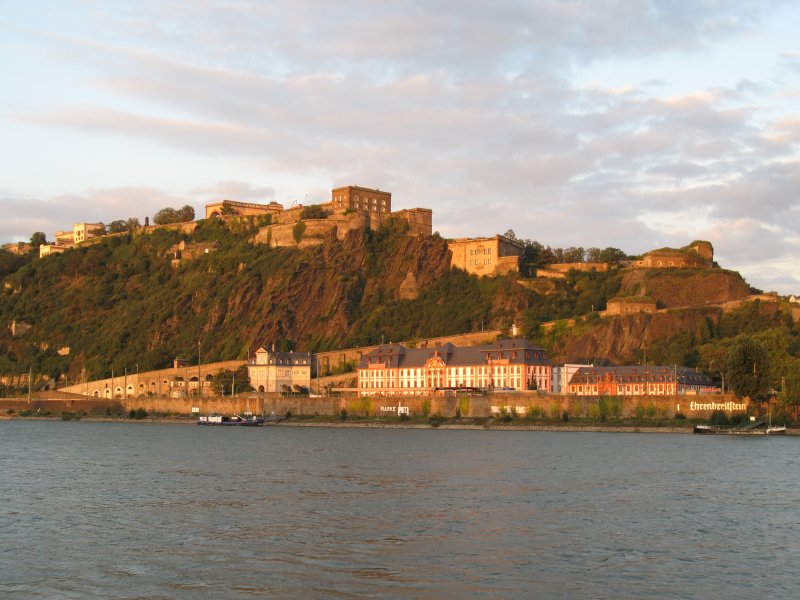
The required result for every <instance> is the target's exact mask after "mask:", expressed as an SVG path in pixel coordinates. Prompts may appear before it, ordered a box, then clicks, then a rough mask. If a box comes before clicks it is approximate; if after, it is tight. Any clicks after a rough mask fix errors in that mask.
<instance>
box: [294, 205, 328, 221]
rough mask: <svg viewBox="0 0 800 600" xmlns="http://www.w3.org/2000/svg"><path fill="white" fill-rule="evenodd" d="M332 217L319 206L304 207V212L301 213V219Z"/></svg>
mask: <svg viewBox="0 0 800 600" xmlns="http://www.w3.org/2000/svg"><path fill="white" fill-rule="evenodd" d="M329 215H330V213H329V212H328V211H327V210H325V209H324V208H322V206H320V205H319V204H311V205H309V206H304V207H303V210H302V211H300V218H301V219H325V218H327V217H328V216H329Z"/></svg>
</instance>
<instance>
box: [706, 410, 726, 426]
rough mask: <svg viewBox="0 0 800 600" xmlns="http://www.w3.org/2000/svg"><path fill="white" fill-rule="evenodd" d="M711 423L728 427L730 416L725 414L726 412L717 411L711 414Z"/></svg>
mask: <svg viewBox="0 0 800 600" xmlns="http://www.w3.org/2000/svg"><path fill="white" fill-rule="evenodd" d="M708 421H709V423H711V424H712V425H728V424H729V423H730V421H729V420H728V415H726V414H725V411H724V410H715V411H714V412H713V413H711V417H710V418H709V419H708Z"/></svg>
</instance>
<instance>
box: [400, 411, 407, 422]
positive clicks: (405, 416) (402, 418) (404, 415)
mask: <svg viewBox="0 0 800 600" xmlns="http://www.w3.org/2000/svg"><path fill="white" fill-rule="evenodd" d="M400 421H401V422H403V423H405V422H406V421H408V415H407V414H406V413H403V414H402V415H400Z"/></svg>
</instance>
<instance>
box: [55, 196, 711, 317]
mask: <svg viewBox="0 0 800 600" xmlns="http://www.w3.org/2000/svg"><path fill="white" fill-rule="evenodd" d="M204 216H205V218H206V219H224V220H233V221H238V220H245V221H249V222H251V223H253V224H255V225H260V227H259V229H258V232H257V233H256V234H255V235H254V236H253V238H252V242H253V243H254V244H263V245H266V246H269V247H271V248H280V247H289V248H301V249H303V248H308V247H312V246H318V245H322V244H324V243H326V242H327V241H332V240H337V239H338V240H342V239H344V238H345V237H346V236H347V234H348V233H349V232H350V231H354V230H360V229H365V228H372V229H377V228H379V227H380V226H381V225H383V224H385V223H387V222H388V221H389V220H390V219H394V220H400V221H403V222H405V223H406V224H407V226H408V230H407V232H408V235H412V236H429V235H431V234H432V233H433V224H432V223H433V211H432V210H431V209H429V208H419V207H417V208H406V209H401V210H396V211H393V210H392V193H391V192H388V191H385V190H380V189H377V188H367V187H361V186H358V185H348V186H343V187H338V188H334V189H332V190H331V197H330V200H329V201H327V202H324V203H322V204H316V205H309V206H303V205H302V204H300V205H296V206H292V207H290V208H285V207H284V205H283V204H280V203H279V202H275V201H272V202H269V203H267V204H259V203H255V202H241V201H238V200H228V199H226V200H219V201H215V202H211V203H208V204H206V205H205V215H204ZM160 228H169V229H178V230H180V231H182V232H183V233H187V234H190V233H192V232H193V231H194V230H195V229H196V228H197V224H196V223H195V222H192V221H190V222H183V223H171V224H166V225H154V226H145V227H141V228H139V229H138V230H137V231H140V232H141V233H150V232H152V231H153V230H156V229H160ZM124 233H127V232H124ZM124 233H123V234H124ZM123 234H120V233H113V234H108V233H106V228H105V226H104V225H103V224H102V223H76V224H75V225H74V226H73V229H72V231H58V232H56V235H55V243H54V244H44V245H42V246H41V247H40V248H39V256H40V257H45V256H49V255H52V254H60V253H61V252H64V251H65V250H67V249H69V248H72V247H74V246H77V245H81V244H85V243H94V242H97V241H99V240H100V239H101V238H103V237H106V236H108V235H123ZM447 246H448V249H449V250H450V266H451V268H459V269H462V270H464V271H466V272H467V273H470V274H473V275H478V276H493V275H502V274H506V273H513V272H519V271H520V267H521V265H522V263H523V260H524V251H525V245H524V244H523V243H522V242H520V241H519V240H516V239H511V238H508V237H506V236H502V235H495V236H493V237H475V238H473V237H469V238H456V239H451V240H448V241H447ZM217 247H218V244H215V243H213V242H212V243H204V244H197V243H194V244H190V243H188V242H186V241H184V242H181V243H179V244H177V245H175V246H174V247H172V248H170V249H169V251H168V252H167V255H168V257H169V258H171V259H172V261H173V262H172V264H173V266H174V267H175V268H177V267H179V266H180V264H181V260H186V259H192V258H197V257H199V256H200V255H202V254H208V253H209V252H213V251H215V250H216V249H217ZM617 264H619V265H620V266H627V267H632V268H640V269H669V268H674V269H707V268H712V267H716V266H717V265H716V263H715V262H714V248H713V246H712V245H711V244H710V243H709V242H706V241H700V240H698V241H694V242H692V243H691V244H689V245H688V246H685V247H683V248H678V249H674V248H661V249H658V250H653V251H650V252H647V253H646V254H644V255H643V256H642V257H641V258H639V259H638V260H631V259H628V260H621V261H618V263H617ZM608 268H609V264H607V263H598V262H578V263H559V264H547V265H542V266H540V267H539V268H537V269H536V275H535V277H536V278H540V279H563V278H566V277H567V274H568V273H569V271H571V270H577V271H606V270H607V269H608ZM633 300H635V302H633ZM615 301H616V302H615V303H614V304H613V306H609V310H610V312H612V313H618V314H624V313H627V312H651V311H652V310H654V309H655V307H654V306H651V304H652V303H651V302H649V301H647V302H645V303H646V304H647V306H645V305H644V304H643V299H641V298H638V299H631V301H627V302H626V301H624V299H615Z"/></svg>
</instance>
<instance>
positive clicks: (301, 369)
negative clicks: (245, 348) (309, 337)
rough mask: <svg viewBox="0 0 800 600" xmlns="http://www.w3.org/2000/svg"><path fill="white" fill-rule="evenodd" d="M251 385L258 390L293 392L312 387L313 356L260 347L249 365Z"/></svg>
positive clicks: (305, 353)
mask: <svg viewBox="0 0 800 600" xmlns="http://www.w3.org/2000/svg"><path fill="white" fill-rule="evenodd" d="M247 372H248V375H249V376H250V385H251V386H253V389H254V390H256V391H257V392H291V391H298V389H299V388H305V389H306V390H309V389H310V388H311V356H310V355H309V354H308V353H307V352H279V351H277V350H275V347H274V346H273V347H272V349H271V350H267V349H265V348H263V347H262V348H259V349H258V350H256V357H255V359H254V360H252V361H250V362H249V363H248V365H247Z"/></svg>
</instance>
